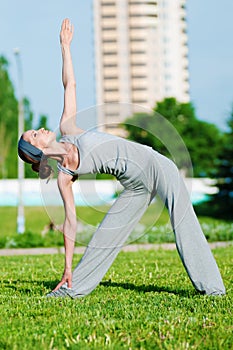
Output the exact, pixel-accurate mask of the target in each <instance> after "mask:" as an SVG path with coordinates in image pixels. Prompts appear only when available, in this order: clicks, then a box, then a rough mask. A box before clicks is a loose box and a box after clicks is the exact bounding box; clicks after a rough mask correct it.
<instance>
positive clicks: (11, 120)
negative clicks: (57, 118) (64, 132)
mask: <svg viewBox="0 0 233 350" xmlns="http://www.w3.org/2000/svg"><path fill="white" fill-rule="evenodd" d="M23 109H24V124H25V125H24V129H25V130H30V129H32V128H33V118H34V117H33V112H32V110H31V106H30V101H29V100H28V99H27V98H26V97H25V98H24V99H23ZM41 127H44V128H47V116H46V115H41V116H40V120H39V125H38V127H36V129H38V128H41ZM17 143H18V101H17V99H16V97H15V92H14V86H13V84H12V82H11V80H10V77H9V74H8V61H7V60H6V58H5V57H3V56H0V148H1V156H0V178H16V177H17V163H18V155H17ZM25 176H26V177H37V174H35V172H33V171H32V170H31V167H30V166H28V165H26V166H25Z"/></svg>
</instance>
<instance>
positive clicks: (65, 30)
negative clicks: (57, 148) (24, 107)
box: [60, 19, 83, 135]
mask: <svg viewBox="0 0 233 350" xmlns="http://www.w3.org/2000/svg"><path fill="white" fill-rule="evenodd" d="M73 33H74V27H73V25H71V23H70V20H69V19H64V21H63V22H62V27H61V32H60V43H61V51H62V82H63V86H64V108H63V113H62V116H61V120H60V132H61V134H62V135H67V134H77V133H80V132H82V131H83V130H82V129H80V128H78V127H77V126H76V113H77V103H76V81H75V76H74V69H73V63H72V56H71V51H70V45H71V41H72V38H73Z"/></svg>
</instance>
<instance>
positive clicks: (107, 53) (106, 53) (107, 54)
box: [103, 51, 117, 56]
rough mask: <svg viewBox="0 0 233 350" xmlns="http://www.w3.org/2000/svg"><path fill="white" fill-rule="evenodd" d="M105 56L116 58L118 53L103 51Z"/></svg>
mask: <svg viewBox="0 0 233 350" xmlns="http://www.w3.org/2000/svg"><path fill="white" fill-rule="evenodd" d="M103 54H104V55H105V56H114V55H117V52H116V51H103Z"/></svg>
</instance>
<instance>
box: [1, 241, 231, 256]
mask: <svg viewBox="0 0 233 350" xmlns="http://www.w3.org/2000/svg"><path fill="white" fill-rule="evenodd" d="M209 245H210V248H211V249H215V248H221V247H228V246H233V242H232V241H231V242H212V243H209ZM85 249H86V247H75V250H74V253H75V254H83V253H84V250H85ZM158 249H164V250H174V249H176V246H175V243H161V244H130V245H127V246H124V247H123V248H122V251H124V252H137V251H139V250H158ZM64 253H65V251H64V248H63V247H59V248H25V249H21V248H19V249H0V256H13V255H43V254H64Z"/></svg>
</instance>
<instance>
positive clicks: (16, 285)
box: [2, 280, 59, 295]
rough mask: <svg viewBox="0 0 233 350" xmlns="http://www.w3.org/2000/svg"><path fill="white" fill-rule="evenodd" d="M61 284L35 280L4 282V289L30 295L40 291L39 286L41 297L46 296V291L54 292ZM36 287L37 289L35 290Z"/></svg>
mask: <svg viewBox="0 0 233 350" xmlns="http://www.w3.org/2000/svg"><path fill="white" fill-rule="evenodd" d="M58 283H59V281H57V282H53V281H35V280H33V281H32V280H3V281H2V288H9V289H11V290H14V291H15V292H18V293H20V294H27V295H28V294H30V293H33V292H35V289H36V290H37V291H38V286H40V290H41V295H43V294H44V291H45V289H46V290H47V289H48V290H49V291H50V290H52V289H54V288H55V287H56V285H57V284H58ZM35 285H36V288H35Z"/></svg>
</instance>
